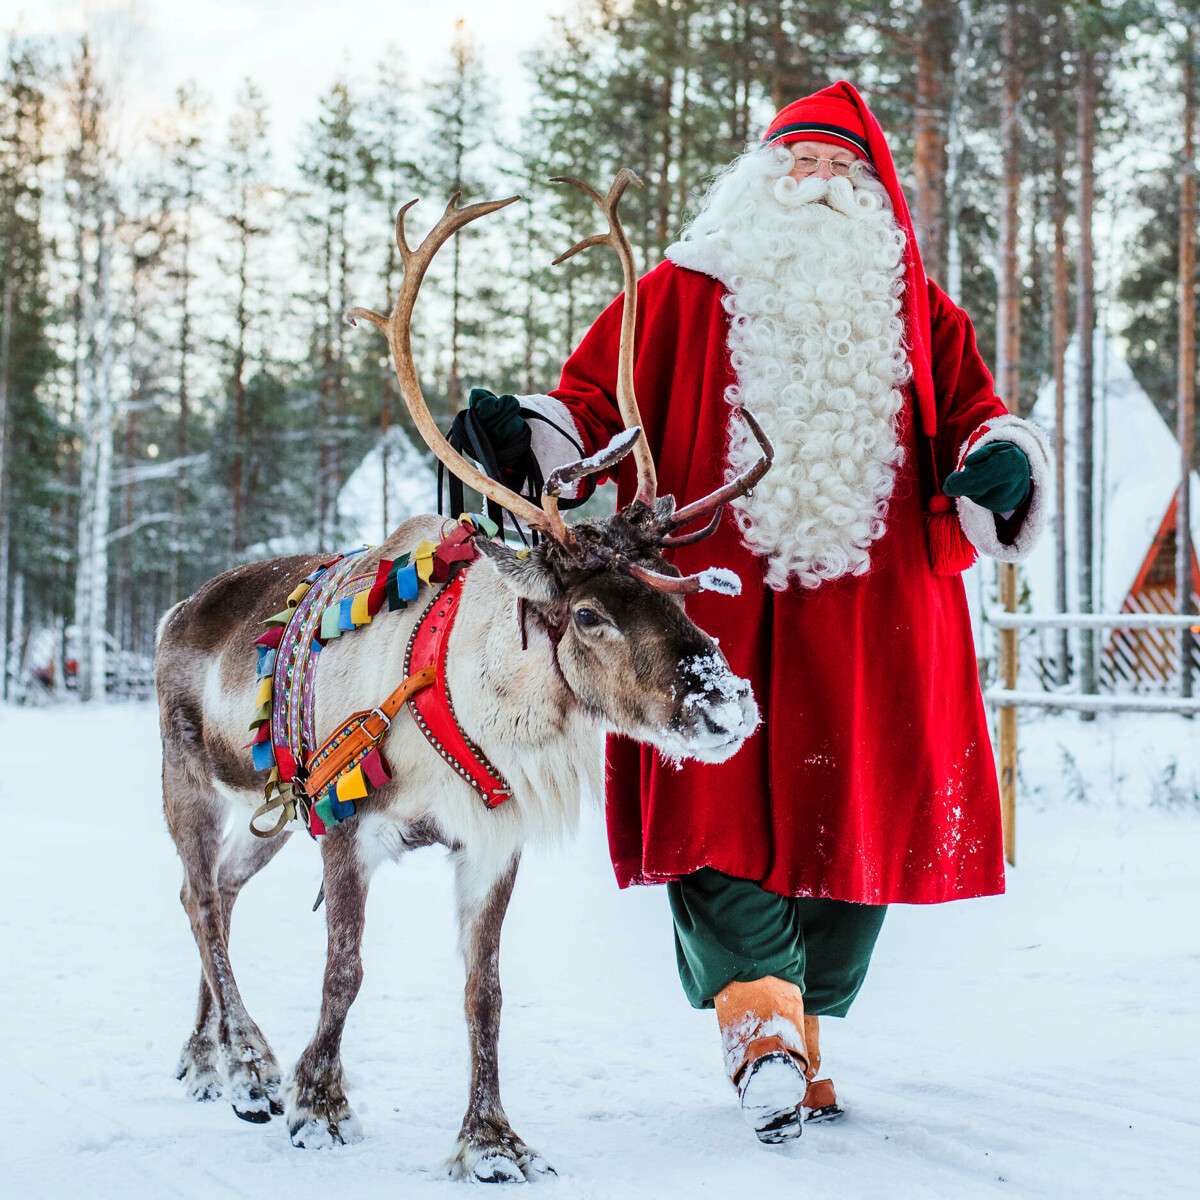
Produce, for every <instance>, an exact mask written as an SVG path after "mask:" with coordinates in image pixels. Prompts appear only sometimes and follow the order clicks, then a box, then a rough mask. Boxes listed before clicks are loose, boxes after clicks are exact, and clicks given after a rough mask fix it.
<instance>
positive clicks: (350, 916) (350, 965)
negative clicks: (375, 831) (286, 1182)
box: [287, 823, 368, 1150]
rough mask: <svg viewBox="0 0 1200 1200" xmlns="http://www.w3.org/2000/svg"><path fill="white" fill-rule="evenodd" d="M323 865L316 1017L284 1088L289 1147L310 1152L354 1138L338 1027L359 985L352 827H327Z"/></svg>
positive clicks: (363, 888) (357, 872)
mask: <svg viewBox="0 0 1200 1200" xmlns="http://www.w3.org/2000/svg"><path fill="white" fill-rule="evenodd" d="M321 857H322V860H323V862H324V867H325V926H326V930H327V933H328V949H327V951H326V958H325V984H324V988H323V989H322V993H321V1017H320V1021H319V1022H318V1024H317V1032H316V1033H315V1034H314V1035H313V1039H312V1041H311V1042H309V1044H308V1046H307V1047H306V1048H305V1050H304V1053H303V1054H301V1055H300V1060H299V1061H298V1062H297V1063H296V1069H295V1070H294V1071H293V1072H292V1078H291V1080H290V1081H289V1084H288V1089H287V1125H288V1133H289V1134H290V1135H291V1139H292V1145H294V1146H298V1147H299V1148H301V1149H303V1150H312V1149H318V1148H323V1147H327V1146H334V1145H345V1144H347V1143H349V1142H357V1141H360V1140H361V1138H362V1130H361V1128H360V1127H359V1123H358V1118H357V1117H355V1115H354V1113H353V1112H351V1110H350V1102H349V1101H348V1100H347V1099H346V1090H345V1087H344V1085H343V1082H342V1057H341V1046H342V1030H343V1028H344V1027H345V1024H346V1014H347V1013H348V1012H349V1011H350V1005H351V1004H353V1003H354V998H355V996H357V995H358V989H359V987H360V985H361V984H362V976H363V968H362V936H363V922H364V917H365V913H366V907H367V884H368V871H367V869H366V867H364V865H363V864H362V862H361V861H360V859H359V855H358V852H357V845H356V839H355V826H354V825H353V824H352V823H351V824H349V825H343V826H340V827H339V828H337V829H335V830H333V831H331V832H330V833H329V834H327V835H326V836H325V838H324V839H323V841H322V845H321Z"/></svg>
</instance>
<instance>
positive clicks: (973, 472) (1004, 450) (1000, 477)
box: [942, 442, 1030, 513]
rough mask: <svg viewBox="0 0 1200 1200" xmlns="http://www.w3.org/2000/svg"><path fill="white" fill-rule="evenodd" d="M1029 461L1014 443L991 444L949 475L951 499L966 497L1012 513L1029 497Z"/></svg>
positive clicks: (947, 486)
mask: <svg viewBox="0 0 1200 1200" xmlns="http://www.w3.org/2000/svg"><path fill="white" fill-rule="evenodd" d="M1029 480H1030V472H1029V459H1028V457H1026V454H1025V451H1024V450H1022V449H1021V447H1020V446H1017V445H1014V444H1013V443H1012V442H988V443H987V445H986V446H980V447H979V449H978V450H972V451H971V453H970V454H968V455H967V457H966V458H965V459H963V465H962V467H961V469H960V470H957V471H953V472H951V473H950V474H949V475H947V476H946V482H945V483H943V484H942V491H943V492H945V493H946V495H947V496H966V498H967V499H968V500H974V501H975V503H976V504H978V505H981V506H982V507H983V508H986V509H989V510H990V511H992V512H998V513H1004V512H1011V511H1012V510H1013V509H1014V508H1016V507H1017V505H1018V504H1020V503H1021V502H1022V501H1023V500H1024V499H1025V497H1026V496H1027V495H1029Z"/></svg>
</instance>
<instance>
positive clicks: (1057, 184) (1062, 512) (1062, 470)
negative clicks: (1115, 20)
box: [1051, 125, 1071, 686]
mask: <svg viewBox="0 0 1200 1200" xmlns="http://www.w3.org/2000/svg"><path fill="white" fill-rule="evenodd" d="M1066 143H1067V139H1066V134H1065V133H1064V132H1063V128H1062V126H1061V125H1056V126H1055V130H1054V164H1055V166H1054V298H1053V301H1052V316H1051V330H1052V347H1051V355H1052V358H1053V361H1054V428H1055V431H1056V436H1055V439H1054V495H1055V511H1054V598H1055V603H1056V607H1057V609H1058V611H1059V612H1060V613H1065V612H1066V611H1067V504H1066V496H1067V446H1066V443H1067V439H1066V436H1065V429H1064V426H1065V425H1066V419H1067V418H1066V406H1067V403H1066V402H1067V380H1066V371H1065V366H1066V357H1067V329H1068V323H1069V316H1070V314H1069V311H1068V308H1069V297H1068V294H1067V191H1066V179H1065V178H1064V171H1063V160H1064V158H1065V157H1066V152H1067V145H1066ZM1070 659H1071V635H1070V631H1069V630H1067V629H1061V630H1059V634H1058V655H1057V663H1056V670H1055V679H1056V681H1057V682H1058V683H1059V684H1060V685H1064V686H1065V685H1066V683H1067V682H1068V679H1069V672H1070Z"/></svg>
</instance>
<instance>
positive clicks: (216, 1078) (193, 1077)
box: [175, 1034, 224, 1103]
mask: <svg viewBox="0 0 1200 1200" xmlns="http://www.w3.org/2000/svg"><path fill="white" fill-rule="evenodd" d="M175 1078H176V1079H179V1080H181V1081H182V1082H183V1090H184V1093H185V1095H186V1096H187V1098H188V1099H189V1100H197V1101H199V1102H201V1103H207V1102H209V1101H212V1100H219V1099H220V1098H221V1093H222V1091H223V1090H224V1088H223V1085H222V1081H221V1072H220V1069H219V1068H218V1066H217V1047H216V1044H215V1043H214V1042H213V1041H211V1040H210V1039H207V1038H203V1037H200V1036H198V1035H197V1034H192V1036H191V1037H190V1038H188V1040H187V1041H186V1042H184V1044H183V1050H182V1051H180V1054H179V1062H178V1063H177V1064H176V1067H175Z"/></svg>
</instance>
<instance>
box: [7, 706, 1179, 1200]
mask: <svg viewBox="0 0 1200 1200" xmlns="http://www.w3.org/2000/svg"><path fill="white" fill-rule="evenodd" d="M1198 732H1200V731H1198V730H1197V728H1196V726H1195V725H1194V724H1193V723H1189V722H1186V721H1183V720H1181V719H1178V718H1169V719H1166V720H1163V719H1158V720H1149V719H1140V718H1127V719H1125V720H1123V721H1122V722H1120V723H1119V724H1117V723H1112V722H1108V723H1106V722H1105V721H1099V722H1096V723H1094V724H1091V725H1084V724H1081V723H1080V722H1078V721H1076V720H1074V719H1063V720H1041V721H1039V722H1038V723H1037V724H1032V723H1026V724H1025V726H1024V727H1023V731H1022V735H1023V740H1024V746H1025V751H1024V754H1023V759H1022V783H1023V788H1024V796H1023V803H1022V808H1021V812H1020V866H1019V869H1018V870H1017V871H1015V872H1014V873H1013V874H1012V877H1011V883H1010V892H1009V894H1008V895H1007V896H1006V897H1003V898H996V899H990V900H982V901H973V902H969V903H963V904H954V905H944V906H940V907H936V908H926V909H916V908H896V909H893V911H892V912H891V913H890V914H889V917H888V920H887V923H886V924H885V926H884V932H883V936H882V938H881V941H880V946H879V950H878V953H877V955H876V959H875V962H874V965H873V967H872V974H871V976H870V978H869V979H868V981H867V985H866V987H865V989H864V991H863V994H862V996H861V997H860V999H859V1002H858V1004H857V1006H856V1007H855V1010H854V1012H853V1013H852V1015H851V1017H850V1019H849V1020H847V1021H844V1022H832V1021H831V1022H827V1024H828V1026H829V1028H828V1030H827V1032H826V1034H825V1042H826V1047H825V1048H826V1063H827V1066H828V1068H829V1071H830V1073H831V1074H832V1075H833V1077H834V1079H835V1080H836V1081H837V1084H838V1087H839V1090H840V1092H841V1093H842V1096H843V1098H844V1100H845V1101H846V1103H847V1105H848V1107H849V1109H850V1116H849V1118H848V1119H847V1120H845V1121H843V1122H841V1123H840V1124H836V1125H831V1126H823V1127H817V1128H812V1129H810V1130H809V1131H808V1132H807V1133H806V1134H805V1136H804V1137H803V1138H802V1139H801V1140H800V1142H799V1143H798V1144H795V1145H793V1146H791V1147H788V1148H785V1149H765V1148H761V1147H759V1146H758V1145H757V1143H755V1141H754V1139H753V1137H752V1135H751V1134H750V1133H749V1131H748V1130H747V1129H746V1128H745V1127H744V1126H743V1124H742V1122H741V1119H740V1117H739V1116H738V1114H737V1111H736V1108H735V1105H734V1098H733V1095H732V1092H731V1091H730V1090H729V1088H728V1085H727V1084H725V1082H724V1081H723V1079H722V1077H721V1069H720V1054H719V1050H718V1042H717V1037H716V1033H715V1028H714V1019H713V1016H712V1014H711V1013H697V1012H693V1011H692V1010H691V1009H689V1008H688V1007H687V1006H686V1005H685V1003H684V1001H683V1000H682V998H681V996H680V994H679V990H678V985H677V981H676V979H675V976H674V964H673V954H672V946H671V936H670V925H669V920H668V916H667V911H666V904H665V900H664V897H663V895H662V894H661V892H660V891H659V890H657V889H641V890H635V891H633V892H628V893H619V892H618V891H617V889H616V887H615V885H614V884H613V883H612V880H611V875H610V872H609V867H608V863H607V858H606V856H605V849H604V839H603V830H602V826H601V822H600V820H599V818H598V817H597V816H596V815H595V814H593V815H591V816H590V817H589V818H588V819H586V820H585V822H584V825H583V829H582V831H581V834H580V836H579V838H578V840H577V841H576V842H575V843H574V844H572V845H570V846H567V847H564V848H563V849H561V850H560V851H558V852H555V853H550V852H540V853H537V854H531V855H530V856H529V857H528V858H527V860H526V865H525V867H524V868H523V870H522V878H521V879H520V881H519V883H518V886H517V891H516V896H515V899H514V903H513V909H512V913H511V916H510V919H509V921H508V925H507V927H506V930H505V947H504V956H503V957H504V961H503V976H504V985H505V1001H506V1003H505V1017H504V1032H503V1041H502V1068H503V1079H504V1094H505V1101H506V1106H507V1109H508V1112H509V1115H510V1117H511V1118H512V1120H513V1125H514V1127H515V1128H516V1130H517V1131H518V1133H520V1134H521V1135H522V1136H523V1137H524V1138H525V1139H526V1140H527V1141H529V1142H530V1143H531V1144H533V1145H535V1146H536V1147H537V1148H538V1149H539V1150H541V1151H542V1152H543V1153H544V1154H545V1155H546V1157H547V1158H548V1159H549V1160H550V1161H551V1162H552V1163H553V1164H554V1166H555V1167H556V1168H557V1170H558V1173H559V1174H558V1178H557V1179H550V1180H547V1181H545V1182H540V1183H537V1184H535V1185H532V1186H535V1187H537V1188H538V1189H539V1192H541V1193H544V1194H545V1195H546V1196H547V1197H551V1196H559V1197H563V1198H564V1200H566V1198H570V1200H588V1198H592V1197H596V1198H599V1197H611V1198H613V1200H616V1198H620V1200H639V1198H643V1197H644V1198H646V1200H650V1198H654V1200H662V1198H664V1197H688V1198H689V1200H690V1198H692V1197H696V1196H707V1195H711V1196H721V1197H729V1196H738V1197H747V1198H751V1197H753V1198H755V1200H757V1198H759V1197H762V1198H773V1197H780V1198H783V1197H786V1198H788V1200H793V1198H802V1197H803V1198H808V1197H829V1196H837V1197H842V1198H847V1200H854V1198H857V1197H888V1198H897V1197H899V1198H902V1200H908V1198H909V1197H924V1196H928V1197H937V1198H939V1200H943V1198H954V1200H957V1198H959V1197H971V1196H991V1195H995V1196H1003V1195H1007V1196H1021V1197H1025V1196H1047V1197H1065V1196H1072V1197H1073V1196H1080V1197H1083V1196H1087V1197H1110V1196H1130V1197H1138V1198H1144V1197H1154V1198H1156V1200H1158V1198H1163V1197H1174V1196H1189V1197H1190V1196H1194V1195H1196V1194H1197V1188H1198V1183H1197V1179H1198V1178H1200V1086H1198V1085H1197V1073H1198V1072H1197V1066H1198V1047H1200V933H1198V932H1197V931H1198V929H1200V906H1198V904H1197V895H1198V891H1200V889H1198V886H1197V870H1198V864H1200V779H1198V778H1197V772H1198V771H1200V752H1198V751H1197V749H1196V746H1197V741H1198V738H1197V734H1198ZM1060 746H1061V747H1065V752H1064V750H1063V749H1060ZM1171 761H1174V762H1175V763H1176V766H1175V768H1174V770H1173V771H1172V770H1171V768H1170V766H1169V764H1170V762H1171ZM1071 762H1073V763H1074V766H1071V765H1070V763H1071ZM0 766H2V770H0V804H2V806H3V808H2V811H3V812H4V814H5V817H6V828H5V843H6V844H5V852H4V856H3V868H2V870H0V964H2V966H0V981H2V982H0V1004H2V1009H3V1020H2V1021H0V1128H2V1129H3V1131H4V1132H3V1136H2V1137H0V1194H3V1195H4V1196H13V1197H22V1198H23V1200H24V1198H26V1197H30V1198H32V1197H43V1196H45V1197H76V1196H88V1197H93V1196H94V1197H122V1198H140V1197H154V1198H155V1200H158V1198H160V1197H176V1196H180V1197H191V1196H195V1197H203V1198H204V1200H214V1198H216V1197H226V1196H245V1197H255V1198H258V1197H262V1196H285V1197H287V1198H288V1200H303V1198H305V1197H319V1198H320V1200H328V1198H329V1197H331V1196H344V1197H355V1198H359V1197H375V1196H379V1197H388V1198H389V1200H390V1198H396V1197H400V1198H404V1200H407V1198H409V1197H425V1196H441V1197H444V1198H447V1200H448V1198H449V1197H452V1196H455V1195H458V1194H460V1192H459V1189H461V1188H462V1187H464V1186H466V1185H462V1184H454V1183H451V1182H449V1181H448V1180H446V1179H445V1177H444V1168H443V1160H444V1158H445V1156H446V1155H447V1153H448V1152H449V1150H450V1148H451V1145H452V1143H453V1139H454V1136H455V1134H456V1132H457V1128H458V1122H459V1119H460V1117H461V1114H462V1109H463V1105H464V1100H465V1090H466V1037H465V1031H464V1027H463V1022H462V1017H461V1005H460V986H461V971H460V967H459V963H458V959H457V955H456V951H455V945H454V932H453V926H452V919H451V902H450V875H449V871H448V869H447V865H446V863H445V861H444V857H445V856H444V853H443V852H442V851H439V850H425V851H421V852H420V853H419V854H417V855H414V856H413V857H412V858H411V859H410V860H409V862H408V863H407V864H405V865H404V866H403V867H402V868H395V867H390V868H384V869H383V870H382V871H381V872H380V876H379V878H378V879H377V880H376V882H375V886H374V887H373V890H372V893H371V900H370V907H369V910H368V929H367V938H366V948H365V962H366V980H365V983H364V985H363V989H362V992H361V994H360V996H359V999H358V1002H357V1004H356V1005H355V1007H354V1010H353V1011H352V1013H351V1016H350V1021H349V1024H348V1027H347V1035H346V1041H345V1047H344V1058H345V1061H346V1064H347V1069H348V1073H349V1082H350V1095H351V1099H352V1102H353V1103H354V1106H355V1108H356V1109H357V1111H358V1114H359V1116H360V1117H361V1119H362V1123H363V1126H364V1130H365V1132H366V1135H367V1136H366V1140H365V1141H363V1142H362V1143H361V1144H359V1145H355V1146H351V1147H348V1148H343V1149H339V1150H337V1151H333V1152H306V1151H300V1150H294V1149H293V1148H292V1147H291V1145H290V1144H289V1142H288V1139H287V1133H286V1131H285V1129H284V1126H283V1123H282V1121H280V1120H275V1121H272V1122H271V1123H270V1124H269V1125H265V1126H252V1125H247V1124H244V1123H243V1122H241V1121H238V1120H237V1119H236V1118H235V1117H234V1115H233V1113H232V1111H231V1110H230V1108H229V1107H228V1105H227V1104H225V1103H224V1102H223V1101H222V1102H218V1103H215V1104H203V1105H202V1104H195V1103H191V1102H188V1101H186V1100H185V1099H184V1097H183V1094H182V1092H181V1090H180V1085H178V1084H177V1083H176V1082H175V1080H174V1079H173V1078H172V1068H173V1066H174V1063H175V1058H176V1055H177V1053H178V1050H179V1047H180V1045H181V1044H182V1042H183V1039H184V1036H185V1034H186V1033H187V1031H188V1028H189V1022H190V1019H191V1015H192V1006H193V1002H194V995H195V989H196V981H197V978H198V973H199V968H198V960H197V956H196V952H195V949H194V947H193V943H192V939H191V935H190V933H189V931H188V927H187V922H186V920H185V918H184V914H183V911H182V909H181V908H180V906H179V902H178V898H177V894H178V886H179V869H178V864H177V861H176V858H175V853H174V849H173V847H172V846H171V843H170V841H169V839H168V837H167V833H166V830H165V828H164V826H163V822H162V817H161V812H160V808H159V798H158V744H157V736H156V729H155V720H154V714H153V711H152V709H151V708H150V707H149V706H145V705H138V706H126V707H119V706H113V707H108V708H100V709H95V710H87V711H85V710H81V709H77V708H60V709H53V708H51V709H42V710H36V711H28V710H3V711H0ZM317 884H318V858H317V855H316V852H315V848H314V847H313V846H312V845H311V844H310V843H308V842H307V841H301V840H293V842H292V844H291V845H290V846H289V847H288V848H287V849H286V851H285V852H284V853H283V854H282V855H281V856H280V858H279V859H278V860H277V861H276V862H275V863H274V864H273V865H272V867H271V868H269V869H268V870H267V871H266V872H264V874H263V875H262V876H260V877H259V878H258V879H256V880H255V881H254V882H253V883H252V884H251V885H250V886H249V887H248V888H247V890H246V893H245V895H244V896H243V898H242V901H241V903H240V905H239V908H238V911H237V913H236V918H235V921H234V934H233V956H234V962H235V965H236V966H237V968H238V971H239V978H240V982H241V985H242V991H243V993H244V995H245V997H246V1000H247V1003H248V1006H249V1008H250V1010H251V1012H252V1013H253V1014H255V1016H256V1017H257V1019H258V1021H259V1023H260V1024H261V1025H262V1026H263V1028H264V1030H265V1032H266V1034H267V1036H268V1037H269V1038H270V1040H271V1041H272V1043H273V1045H274V1048H275V1051H276V1053H277V1055H278V1057H279V1059H280V1061H281V1063H283V1064H285V1066H286V1065H287V1064H289V1063H290V1062H292V1061H294V1060H295V1058H296V1056H297V1055H298V1053H299V1051H300V1050H301V1048H302V1047H303V1045H304V1043H305V1041H306V1040H307V1038H308V1036H309V1034H310V1033H311V1031H312V1028H313V1026H314V1023H315V1019H316V1011H317V1003H318V998H319V988H320V978H321V969H322V956H323V940H324V922H323V920H322V918H321V917H320V916H315V915H313V914H311V913H310V912H309V908H310V905H311V903H312V900H313V896H314V895H315V893H316V890H317Z"/></svg>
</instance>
